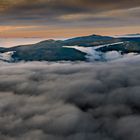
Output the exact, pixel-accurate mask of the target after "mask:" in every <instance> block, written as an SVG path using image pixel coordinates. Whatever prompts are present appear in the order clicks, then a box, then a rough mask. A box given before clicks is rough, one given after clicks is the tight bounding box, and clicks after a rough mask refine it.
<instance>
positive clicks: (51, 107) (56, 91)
mask: <svg viewBox="0 0 140 140" xmlns="http://www.w3.org/2000/svg"><path fill="white" fill-rule="evenodd" d="M0 66H1V68H0V132H1V133H0V139H1V140H46V139H47V140H93V139H95V140H139V139H140V111H139V108H140V102H139V100H140V94H139V90H140V82H139V81H140V58H139V56H135V57H133V59H130V58H127V59H126V58H125V59H123V60H122V59H121V61H112V62H98V63H97V62H94V63H91V62H90V63H87V62H78V61H77V62H70V61H69V62H60V63H56V62H20V63H6V62H2V61H1V62H0Z"/></svg>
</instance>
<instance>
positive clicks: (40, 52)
mask: <svg viewBox="0 0 140 140" xmlns="http://www.w3.org/2000/svg"><path fill="white" fill-rule="evenodd" d="M65 46H68V47H65ZM74 46H76V47H79V48H80V47H84V48H93V50H94V51H96V52H101V53H107V52H111V51H117V52H120V53H121V54H127V53H132V52H133V53H140V37H135V38H133V37H131V36H130V37H128V38H125V37H119V38H115V37H109V36H100V35H90V36H83V37H76V38H72V39H67V40H63V41H62V40H45V41H41V42H39V43H36V44H31V45H20V46H15V47H11V48H2V47H0V53H1V54H0V55H1V58H0V59H1V60H2V59H4V60H5V58H3V56H5V54H6V56H7V54H8V55H9V54H10V55H11V56H10V57H6V58H9V59H10V60H7V59H6V61H9V62H11V61H12V62H18V61H22V60H23V61H86V60H87V59H86V58H87V57H86V55H87V53H86V52H83V51H80V49H76V48H75V47H74ZM9 52H13V53H9Z"/></svg>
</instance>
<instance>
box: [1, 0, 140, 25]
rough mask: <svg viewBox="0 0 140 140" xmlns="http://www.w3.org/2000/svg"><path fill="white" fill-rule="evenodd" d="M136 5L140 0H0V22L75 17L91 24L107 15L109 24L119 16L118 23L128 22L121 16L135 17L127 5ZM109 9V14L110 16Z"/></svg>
mask: <svg viewBox="0 0 140 140" xmlns="http://www.w3.org/2000/svg"><path fill="white" fill-rule="evenodd" d="M139 7H140V2H139V1H138V0H134V1H133V2H131V1H129V0H123V1H122V0H119V1H117V2H116V1H115V0H107V1H106V0H67V1H65V0H59V1H58V0H34V1H33V0H30V1H28V0H5V1H3V0H2V1H1V2H0V11H1V13H0V15H1V18H0V21H1V25H2V24H16V25H17V24H18V25H19V24H23V25H24V24H28V25H32V24H33V23H34V24H43V25H52V24H53V25H56V23H57V25H62V26H64V25H65V26H67V27H68V26H70V25H71V23H73V22H74V21H75V18H76V22H78V21H79V19H80V24H82V25H87V24H88V23H90V25H91V24H92V25H93V24H94V22H95V25H96V24H97V25H98V23H100V21H103V23H104V22H105V23H106V24H105V25H107V23H108V19H110V20H111V21H110V22H113V21H114V22H113V24H115V23H116V20H117V21H119V20H121V21H120V22H119V24H120V23H121V22H123V23H124V24H126V23H127V25H128V24H129V22H127V21H126V22H125V21H123V19H124V17H128V18H132V17H135V19H138V17H139V14H138V10H136V11H135V10H131V9H133V8H134V9H135V8H136V9H139ZM123 11H125V15H124V16H123V17H122V15H123V14H124V12H123ZM110 12H111V13H113V15H111V16H110ZM77 17H78V18H77ZM115 19H116V20H115ZM129 20H130V19H129ZM87 21H88V22H87ZM132 21H133V20H132V19H131V22H132ZM138 21H139V20H138ZM69 22H70V24H69ZM96 22H97V23H96ZM110 22H109V23H110ZM123 23H122V24H123ZM75 24H76V23H75ZM113 24H112V25H113ZM124 24H123V25H124ZM115 25H116V24H115ZM131 25H132V24H131Z"/></svg>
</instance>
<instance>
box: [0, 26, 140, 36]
mask: <svg viewBox="0 0 140 140" xmlns="http://www.w3.org/2000/svg"><path fill="white" fill-rule="evenodd" d="M139 32H140V26H135V27H134V26H133V27H131V26H126V27H104V28H103V27H102V28H100V27H97V28H94V27H93V28H92V27H88V28H82V27H79V28H58V27H55V28H46V27H43V28H42V27H38V26H0V38H4V37H6V38H8V37H9V38H10V37H13V38H19V37H43V38H69V37H76V36H85V35H90V34H97V35H110V36H112V35H122V34H133V33H139Z"/></svg>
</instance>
